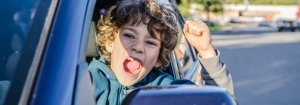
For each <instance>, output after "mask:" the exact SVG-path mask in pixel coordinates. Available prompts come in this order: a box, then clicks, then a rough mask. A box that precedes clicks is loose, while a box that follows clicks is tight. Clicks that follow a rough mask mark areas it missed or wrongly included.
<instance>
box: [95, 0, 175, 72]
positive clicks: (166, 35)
mask: <svg viewBox="0 0 300 105" xmlns="http://www.w3.org/2000/svg"><path fill="white" fill-rule="evenodd" d="M169 7H172V5H171V4H168V5H167V4H164V5H163V4H159V3H158V2H157V1H156V0H123V1H121V2H120V3H118V4H117V5H116V6H113V7H112V8H111V9H110V10H109V11H108V13H107V14H106V16H105V17H104V18H103V17H102V16H101V18H100V20H99V21H98V26H97V28H98V33H97V38H96V42H97V44H98V45H99V46H100V52H99V53H100V54H101V56H103V57H104V58H105V60H106V61H107V63H108V64H110V58H111V54H110V53H109V52H108V51H107V50H106V49H105V43H106V41H113V40H114V38H115V36H116V34H117V31H118V29H119V28H121V27H123V26H124V25H126V24H129V25H132V26H133V25H138V24H139V23H141V22H143V23H144V24H146V25H147V30H148V32H149V34H150V35H151V36H152V37H154V38H157V36H156V35H155V33H159V34H160V39H161V48H160V52H159V55H158V61H159V62H160V63H161V67H160V68H163V67H166V66H167V65H168V63H169V62H168V61H169V59H170V53H171V51H172V50H173V49H174V48H175V46H176V44H177V33H178V29H177V24H176V19H177V14H176V13H175V12H174V11H172V10H171V9H170V8H169Z"/></svg>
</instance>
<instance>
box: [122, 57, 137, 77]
mask: <svg viewBox="0 0 300 105" xmlns="http://www.w3.org/2000/svg"><path fill="white" fill-rule="evenodd" d="M123 66H124V70H125V75H126V76H128V77H136V76H137V74H138V73H139V72H140V71H141V61H140V60H139V59H136V58H132V57H129V58H127V59H125V61H124V62H123Z"/></svg>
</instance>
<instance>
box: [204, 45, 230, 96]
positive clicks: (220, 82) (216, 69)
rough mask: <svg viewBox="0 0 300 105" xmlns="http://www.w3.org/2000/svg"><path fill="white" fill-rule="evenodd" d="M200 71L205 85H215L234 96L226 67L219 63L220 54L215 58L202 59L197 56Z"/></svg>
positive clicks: (217, 52) (217, 53)
mask: <svg viewBox="0 0 300 105" xmlns="http://www.w3.org/2000/svg"><path fill="white" fill-rule="evenodd" d="M198 59H199V60H200V63H201V66H202V71H201V76H202V79H203V80H204V81H205V85H216V86H220V87H223V88H225V89H226V90H227V91H228V92H229V93H230V94H231V95H234V89H233V82H232V78H231V75H230V73H229V72H228V71H227V70H226V65H225V64H224V63H223V62H221V61H220V52H219V51H218V50H217V51H216V56H213V57H208V58H203V57H201V56H200V55H199V54H198Z"/></svg>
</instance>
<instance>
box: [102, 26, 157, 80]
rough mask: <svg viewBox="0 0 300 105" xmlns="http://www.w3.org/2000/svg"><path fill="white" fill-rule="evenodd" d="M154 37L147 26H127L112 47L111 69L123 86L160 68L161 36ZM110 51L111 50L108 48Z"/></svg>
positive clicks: (121, 30) (120, 31)
mask: <svg viewBox="0 0 300 105" xmlns="http://www.w3.org/2000/svg"><path fill="white" fill-rule="evenodd" d="M156 35H157V38H154V37H152V36H151V35H150V34H149V33H148V30H147V25H145V24H143V22H141V23H140V24H138V25H135V26H131V25H125V26H124V27H122V28H120V29H119V31H118V35H117V36H116V38H115V40H114V42H113V43H112V44H107V45H111V46H107V47H110V49H111V50H110V51H111V69H112V71H113V72H114V74H115V75H116V77H117V79H118V81H119V82H120V83H121V84H122V85H123V86H131V85H133V84H135V83H137V82H139V81H140V80H142V79H143V78H144V77H145V76H146V75H147V74H148V73H149V72H150V71H151V69H152V68H153V67H159V66H160V63H159V62H158V55H159V50H160V47H161V45H160V43H161V41H160V34H156ZM108 49H109V48H108Z"/></svg>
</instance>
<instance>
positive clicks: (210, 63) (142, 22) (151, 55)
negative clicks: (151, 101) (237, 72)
mask: <svg viewBox="0 0 300 105" xmlns="http://www.w3.org/2000/svg"><path fill="white" fill-rule="evenodd" d="M175 20H176V14H175V13H173V12H172V10H170V5H168V6H163V5H161V4H159V3H157V2H156V1H155V0H123V1H121V2H120V3H119V4H118V5H117V6H115V7H112V8H111V10H110V11H108V14H107V15H106V17H105V19H100V21H99V23H98V31H99V33H98V34H97V41H96V42H97V43H98V45H99V46H100V48H101V58H100V59H99V60H95V59H94V60H93V61H92V62H91V63H90V66H89V69H90V72H91V76H92V81H93V87H94V90H95V91H94V92H95V97H96V101H97V104H98V105H106V104H110V105H116V104H121V103H122V101H123V99H124V98H125V96H126V95H127V94H128V93H129V92H130V91H131V90H133V89H135V88H138V87H141V86H158V85H160V86H166V85H172V84H194V83H193V82H191V81H189V80H175V79H174V78H173V77H172V76H170V75H169V74H167V73H164V72H162V71H161V70H162V69H163V68H164V67H166V65H167V64H168V61H169V54H170V52H171V51H172V50H173V49H174V48H175V46H176V43H177V35H176V34H177V32H178V30H177V26H176V21H175ZM184 33H185V35H186V38H187V40H188V41H189V42H190V44H191V45H193V46H194V47H195V48H196V49H197V51H198V52H199V54H198V56H199V57H198V58H199V60H200V61H201V63H202V66H203V68H204V70H202V76H203V79H204V80H205V82H206V84H209V85H219V86H221V87H224V88H226V89H227V90H228V91H229V92H230V93H231V94H233V86H232V80H231V76H230V74H229V73H228V72H227V71H226V70H225V65H224V64H223V63H221V62H220V61H219V54H218V53H216V51H215V49H214V48H213V46H212V45H211V38H210V33H209V30H208V27H207V26H206V25H205V24H204V23H203V22H194V21H187V22H186V24H185V26H184Z"/></svg>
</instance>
